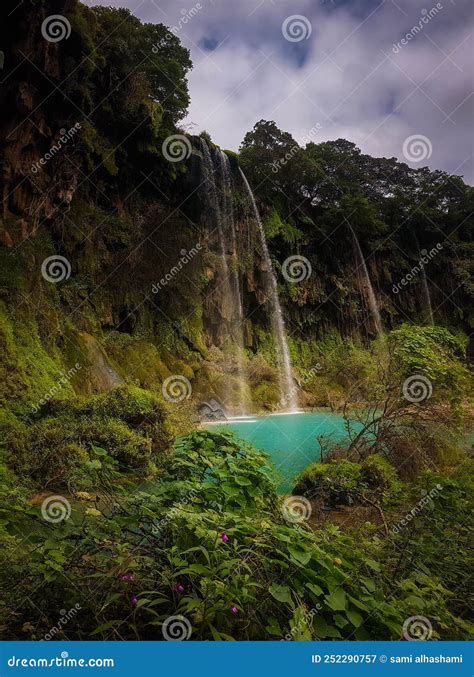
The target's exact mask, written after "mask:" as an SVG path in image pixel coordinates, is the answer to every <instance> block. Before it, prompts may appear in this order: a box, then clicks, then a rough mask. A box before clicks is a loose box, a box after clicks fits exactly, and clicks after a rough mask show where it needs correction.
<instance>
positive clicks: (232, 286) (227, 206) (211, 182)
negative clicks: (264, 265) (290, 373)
mask: <svg viewBox="0 0 474 677" xmlns="http://www.w3.org/2000/svg"><path fill="white" fill-rule="evenodd" d="M200 144H201V152H202V158H203V162H202V171H203V178H204V185H205V190H206V196H207V203H208V219H209V222H210V225H211V229H212V231H214V230H216V231H217V236H218V245H219V254H220V264H221V271H220V277H221V281H220V296H221V303H220V315H221V317H222V319H223V324H224V325H225V327H224V328H223V331H222V334H223V336H225V339H226V340H228V341H230V342H231V343H232V344H233V345H234V346H235V347H236V348H237V355H236V360H237V375H238V397H237V399H238V402H237V404H236V403H235V397H234V395H233V393H232V392H231V390H230V388H229V389H228V392H227V394H226V397H225V400H226V402H225V404H226V405H227V406H228V407H231V408H233V409H235V410H236V411H237V412H238V413H239V414H244V413H245V410H246V402H249V401H250V399H251V398H250V396H249V392H250V389H249V387H248V383H247V381H248V375H247V372H246V369H245V363H244V333H243V319H244V318H243V305H242V298H241V294H240V284H239V276H238V269H237V248H236V237H235V224H234V206H233V198H232V174H231V169H230V163H229V159H228V157H227V155H225V153H223V152H222V151H216V152H215V157H214V159H213V156H212V155H211V151H210V149H209V146H208V145H207V143H206V141H205V140H204V139H202V138H201V140H200ZM229 242H230V252H231V255H232V267H231V269H229V264H228V260H227V258H228V250H229V246H228V244H229ZM229 385H230V384H229Z"/></svg>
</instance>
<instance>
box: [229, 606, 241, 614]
mask: <svg viewBox="0 0 474 677" xmlns="http://www.w3.org/2000/svg"><path fill="white" fill-rule="evenodd" d="M230 612H231V613H232V614H234V616H237V614H238V613H239V610H238V609H237V607H236V606H231V607H230Z"/></svg>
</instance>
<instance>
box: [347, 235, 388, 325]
mask: <svg viewBox="0 0 474 677" xmlns="http://www.w3.org/2000/svg"><path fill="white" fill-rule="evenodd" d="M349 228H350V231H351V233H352V240H353V242H354V249H355V251H356V257H357V258H358V259H359V265H358V270H361V271H362V274H363V279H361V278H360V275H359V276H358V277H359V281H360V285H361V287H362V293H363V294H364V296H365V298H366V301H367V303H368V306H369V309H370V312H371V315H372V319H373V321H374V325H375V330H376V332H377V334H379V335H380V334H383V324H382V318H381V317H380V311H379V306H378V303H377V299H376V297H375V292H374V288H373V287H372V282H371V281H370V277H369V271H368V270H367V264H366V262H365V258H364V254H363V253H362V249H361V247H360V244H359V240H358V238H357V235H356V234H355V232H354V230H353V229H352V226H350V225H349Z"/></svg>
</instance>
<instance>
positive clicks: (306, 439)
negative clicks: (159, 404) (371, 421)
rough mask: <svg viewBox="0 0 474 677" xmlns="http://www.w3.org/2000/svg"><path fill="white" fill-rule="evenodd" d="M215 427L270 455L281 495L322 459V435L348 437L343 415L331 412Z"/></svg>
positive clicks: (255, 418) (252, 419) (257, 418)
mask: <svg viewBox="0 0 474 677" xmlns="http://www.w3.org/2000/svg"><path fill="white" fill-rule="evenodd" d="M212 428H213V429H216V428H218V429H221V430H232V431H233V432H234V433H235V434H236V435H237V437H239V438H241V439H243V440H245V441H246V442H250V443H251V444H253V445H254V446H256V447H258V448H259V449H262V450H263V451H265V452H267V454H269V456H270V458H271V461H272V464H273V466H274V467H275V468H276V471H277V477H278V480H279V485H278V489H279V491H280V492H281V493H286V492H289V491H291V490H292V489H293V486H294V480H295V479H296V477H297V476H298V475H299V474H300V473H301V472H302V471H303V470H304V469H305V468H306V467H307V466H308V465H310V464H311V463H314V462H315V461H320V460H321V459H320V451H319V445H318V442H317V438H318V437H319V436H320V435H331V440H332V441H333V442H337V441H342V440H343V439H344V438H345V437H346V436H347V435H346V430H345V428H344V419H343V418H342V416H339V415H337V414H332V413H330V412H315V413H299V414H272V415H269V416H253V417H248V418H237V419H230V420H228V421H226V422H222V423H215V424H212Z"/></svg>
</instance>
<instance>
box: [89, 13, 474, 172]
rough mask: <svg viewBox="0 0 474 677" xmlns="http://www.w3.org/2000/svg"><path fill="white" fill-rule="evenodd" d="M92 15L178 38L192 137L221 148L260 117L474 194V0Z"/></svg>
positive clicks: (234, 147)
mask: <svg viewBox="0 0 474 677" xmlns="http://www.w3.org/2000/svg"><path fill="white" fill-rule="evenodd" d="M87 4H89V5H92V4H106V5H115V6H126V7H128V8H129V9H130V10H131V11H132V12H133V13H134V14H135V15H136V16H138V17H139V18H140V19H142V20H144V21H152V22H155V23H163V24H165V25H167V26H169V27H175V30H174V32H175V33H176V34H177V35H178V36H179V38H180V40H181V41H182V43H183V44H184V45H185V46H186V47H187V48H188V49H189V50H190V52H191V57H192V60H193V63H194V68H193V71H192V72H191V73H190V76H189V87H190V93H191V105H190V109H189V115H188V117H187V119H186V120H185V123H186V124H187V125H188V127H187V128H188V129H190V130H192V131H193V132H194V133H197V132H199V131H201V130H203V129H205V130H207V131H208V132H209V133H210V134H211V136H212V138H213V140H214V141H215V142H216V143H218V144H219V145H220V146H222V147H224V148H229V149H232V150H237V149H238V147H239V145H240V143H241V141H242V139H243V137H244V135H245V133H246V132H247V131H248V130H250V129H251V128H252V127H253V125H254V124H255V123H256V122H257V121H258V120H260V119H262V118H263V119H266V120H275V122H276V123H277V125H278V126H279V127H280V128H281V129H283V130H286V131H289V132H291V133H292V134H293V136H294V137H295V138H296V139H297V140H298V141H300V142H301V141H303V140H304V139H305V137H308V135H309V136H310V137H311V138H312V140H314V141H316V142H318V141H324V140H327V139H337V138H339V137H343V138H346V139H349V140H351V141H353V142H355V143H356V144H357V145H358V146H359V147H360V148H361V149H362V150H363V151H364V152H366V153H370V154H372V155H375V156H387V157H392V156H396V157H398V158H400V159H402V160H405V161H406V160H407V159H410V161H409V164H411V165H412V166H414V167H417V166H423V165H425V164H428V165H429V166H430V167H432V168H440V169H444V170H446V171H448V172H450V173H453V174H461V175H463V176H464V178H465V180H466V181H467V182H469V183H471V184H472V183H474V166H473V158H472V152H473V135H472V124H471V121H472V113H473V102H474V98H473V96H472V94H473V86H472V85H473V77H472V71H473V68H472V62H473V56H474V50H473V37H472V32H473V3H472V0H442V1H441V2H438V3H436V2H434V0H199V2H194V0H178V1H177V0H153V1H152V0H107V1H106V2H101V3H99V2H96V1H95V0H88V2H87ZM402 40H403V42H404V43H405V44H403V42H402ZM311 130H312V131H311ZM414 135H416V136H417V137H418V136H422V137H423V138H422V139H421V141H420V143H416V142H415V143H412V142H410V141H408V142H407V141H406V140H407V139H409V137H412V136H414ZM404 144H405V146H404ZM420 155H421V159H418V158H420Z"/></svg>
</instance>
